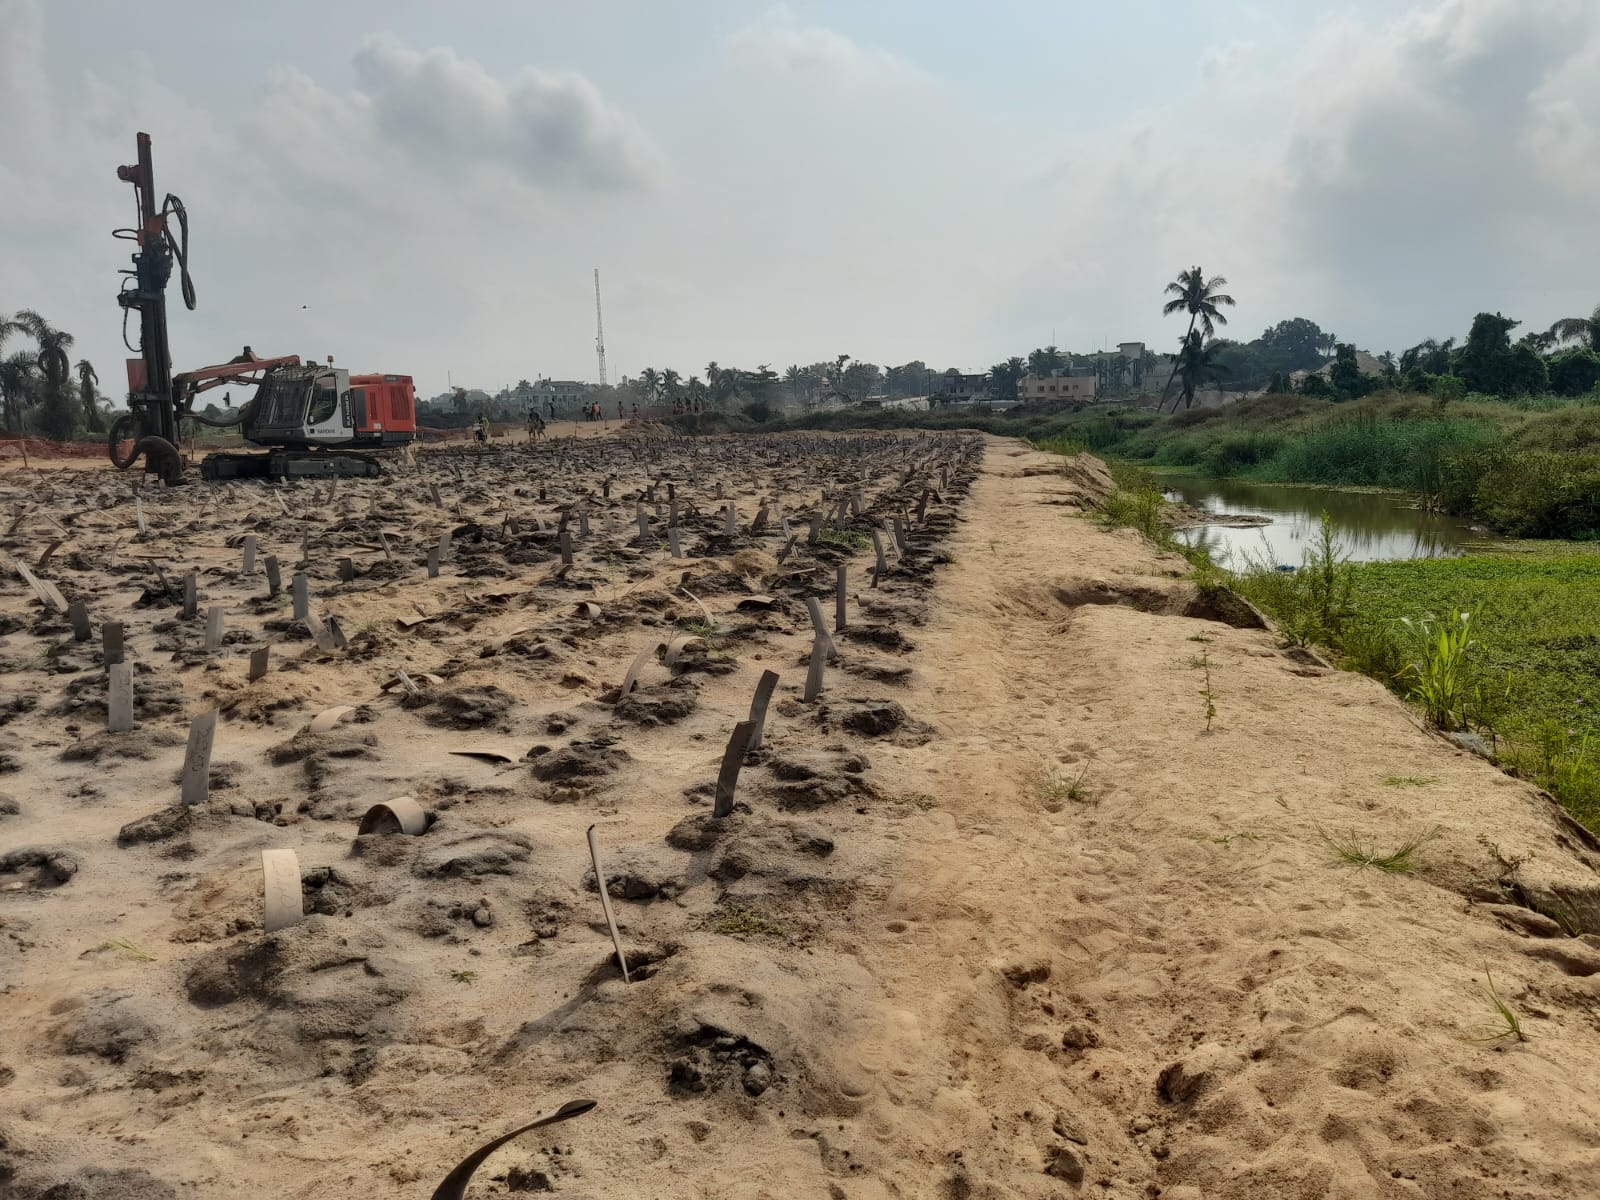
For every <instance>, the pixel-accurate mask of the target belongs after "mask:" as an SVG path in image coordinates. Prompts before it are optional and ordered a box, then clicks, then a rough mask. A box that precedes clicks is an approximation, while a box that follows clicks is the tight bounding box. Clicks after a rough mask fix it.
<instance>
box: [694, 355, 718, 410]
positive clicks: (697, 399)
mask: <svg viewBox="0 0 1600 1200" xmlns="http://www.w3.org/2000/svg"><path fill="white" fill-rule="evenodd" d="M715 365H716V364H715V363H713V364H712V366H715ZM688 395H689V402H690V403H691V404H699V405H700V407H701V408H704V407H705V403H706V385H705V384H704V383H702V382H701V381H700V376H698V375H691V376H689V384H688Z"/></svg>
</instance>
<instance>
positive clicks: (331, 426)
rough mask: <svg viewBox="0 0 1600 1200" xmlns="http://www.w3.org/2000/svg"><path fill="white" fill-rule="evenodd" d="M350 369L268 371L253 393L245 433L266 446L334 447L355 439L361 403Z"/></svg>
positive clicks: (360, 414) (316, 368) (319, 367)
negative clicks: (352, 387) (353, 391)
mask: <svg viewBox="0 0 1600 1200" xmlns="http://www.w3.org/2000/svg"><path fill="white" fill-rule="evenodd" d="M360 399H364V398H363V397H354V396H353V395H352V392H351V388H350V372H349V371H344V370H340V369H337V368H333V367H321V366H316V365H307V366H300V367H279V368H277V369H275V370H273V371H270V372H268V374H267V376H266V378H264V379H263V380H262V381H261V385H260V387H259V388H258V389H257V391H256V400H255V405H254V411H253V412H252V413H251V414H250V416H249V417H248V418H247V420H246V422H245V428H244V435H245V437H247V438H249V439H250V440H251V441H253V442H257V443H259V444H261V445H271V446H292V445H303V446H338V445H346V444H348V443H350V442H352V441H355V440H356V437H357V431H358V429H359V423H360V419H361V417H362V415H363V414H362V413H360V412H358V411H356V410H357V409H358V408H360V407H363V406H362V405H361V404H360V403H359V400H360Z"/></svg>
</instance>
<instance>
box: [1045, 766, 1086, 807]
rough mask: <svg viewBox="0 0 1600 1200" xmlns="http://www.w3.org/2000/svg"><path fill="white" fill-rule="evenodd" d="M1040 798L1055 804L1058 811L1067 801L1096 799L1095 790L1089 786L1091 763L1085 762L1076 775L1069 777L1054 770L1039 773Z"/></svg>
mask: <svg viewBox="0 0 1600 1200" xmlns="http://www.w3.org/2000/svg"><path fill="white" fill-rule="evenodd" d="M1038 792H1039V798H1040V799H1041V800H1043V801H1044V802H1045V803H1046V805H1047V806H1048V805H1051V804H1053V805H1055V806H1056V811H1059V810H1060V809H1061V808H1062V807H1064V806H1065V804H1066V802H1067V801H1069V800H1070V801H1071V802H1072V803H1074V804H1090V803H1093V801H1094V792H1093V790H1092V789H1091V788H1090V787H1089V765H1088V764H1087V763H1085V764H1084V766H1083V769H1082V770H1081V771H1079V772H1078V773H1077V774H1076V775H1074V776H1072V777H1071V778H1068V777H1067V776H1065V775H1061V774H1058V773H1056V772H1054V771H1050V770H1045V771H1042V772H1041V773H1040V775H1039V781H1038Z"/></svg>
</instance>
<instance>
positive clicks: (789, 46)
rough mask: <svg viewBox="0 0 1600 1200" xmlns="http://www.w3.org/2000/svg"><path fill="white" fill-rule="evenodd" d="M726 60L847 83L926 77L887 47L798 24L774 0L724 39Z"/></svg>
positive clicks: (759, 70)
mask: <svg viewBox="0 0 1600 1200" xmlns="http://www.w3.org/2000/svg"><path fill="white" fill-rule="evenodd" d="M723 50H724V54H725V56H726V57H727V59H728V61H729V62H731V63H733V64H734V65H736V66H738V67H740V68H741V69H743V70H746V71H750V72H754V73H756V74H775V75H781V76H798V77H800V78H802V79H808V80H811V81H812V82H814V83H828V84H833V85H836V86H844V87H850V88H866V87H900V86H905V85H908V84H919V83H924V82H927V81H928V79H929V76H928V74H927V72H926V71H924V70H923V69H922V68H921V67H919V66H917V65H915V64H914V63H912V62H909V61H908V60H906V59H904V58H901V57H900V56H899V55H897V54H894V53H891V52H890V51H888V50H874V49H869V48H867V47H864V46H861V45H859V44H858V43H856V42H854V41H852V40H851V39H850V38H848V37H845V36H844V35H843V34H842V33H837V32H835V31H834V30H832V29H828V28H826V27H824V26H821V25H802V24H801V23H800V22H799V20H798V18H797V17H796V16H795V14H794V12H793V11H792V10H791V9H790V8H789V7H788V6H787V5H782V4H780V5H776V6H774V7H773V8H771V9H768V10H767V13H766V14H765V15H764V16H763V17H762V18H761V19H760V20H758V21H756V22H755V23H754V24H752V25H747V26H745V27H744V28H743V29H739V30H735V31H734V32H733V33H732V34H730V35H729V36H728V38H727V40H726V42H724V44H723Z"/></svg>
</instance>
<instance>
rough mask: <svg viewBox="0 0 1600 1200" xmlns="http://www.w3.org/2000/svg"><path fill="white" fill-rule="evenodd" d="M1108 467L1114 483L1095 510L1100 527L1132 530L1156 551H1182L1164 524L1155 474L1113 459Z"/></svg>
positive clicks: (1163, 506) (1164, 504)
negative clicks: (1119, 527)
mask: <svg viewBox="0 0 1600 1200" xmlns="http://www.w3.org/2000/svg"><path fill="white" fill-rule="evenodd" d="M1108 466H1110V468H1111V478H1112V480H1113V481H1114V482H1115V483H1116V485H1117V486H1116V490H1115V491H1113V492H1112V493H1111V494H1110V495H1109V496H1107V497H1106V498H1105V500H1104V501H1103V502H1102V503H1101V505H1100V509H1099V511H1098V512H1097V513H1096V517H1097V518H1098V520H1099V521H1100V524H1101V526H1102V527H1104V528H1107V529H1111V528H1116V527H1118V526H1123V527H1126V528H1128V529H1136V530H1138V531H1139V532H1140V533H1142V534H1144V536H1145V537H1146V538H1148V539H1149V540H1150V541H1151V543H1153V544H1154V545H1155V546H1156V547H1157V548H1158V549H1160V550H1169V551H1180V550H1182V549H1183V545H1182V543H1180V542H1179V541H1178V539H1177V537H1176V535H1174V534H1173V532H1172V527H1171V526H1170V525H1168V524H1167V502H1166V499H1165V496H1164V493H1163V491H1162V488H1161V485H1160V484H1159V483H1158V482H1156V479H1155V476H1153V475H1151V474H1150V472H1148V471H1146V470H1144V469H1143V468H1141V467H1136V466H1132V465H1130V464H1128V463H1115V462H1114V463H1109V464H1108Z"/></svg>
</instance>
